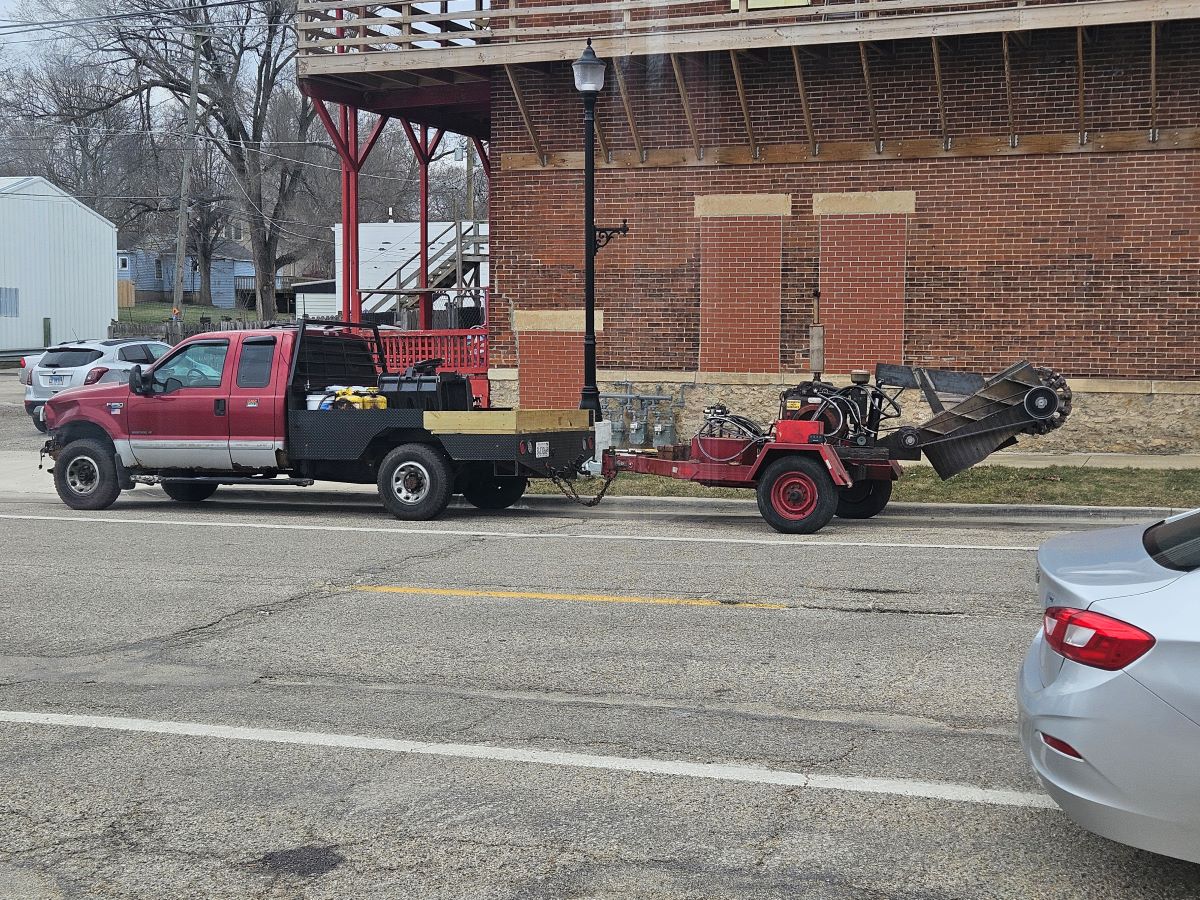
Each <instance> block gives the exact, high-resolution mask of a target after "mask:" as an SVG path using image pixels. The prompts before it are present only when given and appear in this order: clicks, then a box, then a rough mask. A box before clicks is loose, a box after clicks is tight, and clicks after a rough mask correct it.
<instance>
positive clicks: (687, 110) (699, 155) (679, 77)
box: [671, 53, 704, 159]
mask: <svg viewBox="0 0 1200 900" xmlns="http://www.w3.org/2000/svg"><path fill="white" fill-rule="evenodd" d="M671 68H672V69H673V70H674V71H675V85H676V87H678V88H679V99H680V100H681V101H682V103H683V115H684V118H686V119H687V125H688V132H689V133H690V134H691V136H692V149H693V150H695V151H696V159H704V148H703V147H701V146H700V132H699V131H698V130H697V129H696V119H695V117H694V116H693V115H692V102H691V100H689V99H688V92H687V84H686V83H685V82H684V80H683V66H681V65H680V64H679V57H678V56H676V55H675V54H674V53H672V54H671Z"/></svg>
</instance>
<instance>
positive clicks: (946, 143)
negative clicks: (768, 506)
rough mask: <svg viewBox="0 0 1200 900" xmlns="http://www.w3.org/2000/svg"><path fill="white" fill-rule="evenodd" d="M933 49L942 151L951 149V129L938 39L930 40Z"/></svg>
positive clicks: (934, 78)
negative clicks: (943, 86)
mask: <svg viewBox="0 0 1200 900" xmlns="http://www.w3.org/2000/svg"><path fill="white" fill-rule="evenodd" d="M929 43H930V45H931V46H932V47H933V80H934V81H935V82H936V83H937V98H938V124H939V125H940V126H941V132H942V149H943V150H949V149H950V129H949V126H947V124H946V94H945V91H943V89H942V51H941V47H940V45H939V41H938V38H930V39H929Z"/></svg>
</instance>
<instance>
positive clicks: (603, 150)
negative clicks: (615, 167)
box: [592, 113, 612, 163]
mask: <svg viewBox="0 0 1200 900" xmlns="http://www.w3.org/2000/svg"><path fill="white" fill-rule="evenodd" d="M592 124H593V127H594V128H595V130H596V145H597V146H598V147H599V148H600V155H601V156H603V157H604V161H605V162H606V163H609V162H612V151H611V150H610V149H609V147H608V139H607V138H605V137H604V129H603V128H602V127H601V125H600V115H599V113H597V114H596V115H595V121H594V122H593V123H592Z"/></svg>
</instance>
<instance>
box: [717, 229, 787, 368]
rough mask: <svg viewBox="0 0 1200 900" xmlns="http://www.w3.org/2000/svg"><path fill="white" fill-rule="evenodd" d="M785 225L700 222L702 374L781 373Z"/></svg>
mask: <svg viewBox="0 0 1200 900" xmlns="http://www.w3.org/2000/svg"><path fill="white" fill-rule="evenodd" d="M781 221H782V220H781V219H780V218H779V217H777V216H754V217H723V218H706V219H701V220H700V369H701V371H704V372H778V371H779V322H780V303H779V298H780V263H781V255H780V254H781V250H782V238H783V227H782V225H781Z"/></svg>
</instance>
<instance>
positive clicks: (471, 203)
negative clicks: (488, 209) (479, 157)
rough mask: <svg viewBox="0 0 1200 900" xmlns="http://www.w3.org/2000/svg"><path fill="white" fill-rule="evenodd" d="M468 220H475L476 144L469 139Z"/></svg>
mask: <svg viewBox="0 0 1200 900" xmlns="http://www.w3.org/2000/svg"><path fill="white" fill-rule="evenodd" d="M467 221H468V222H472V223H473V222H474V221H475V144H474V142H472V141H467Z"/></svg>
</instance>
